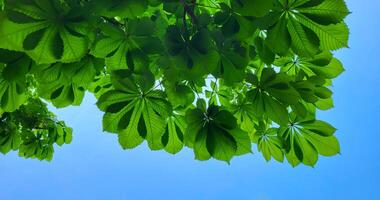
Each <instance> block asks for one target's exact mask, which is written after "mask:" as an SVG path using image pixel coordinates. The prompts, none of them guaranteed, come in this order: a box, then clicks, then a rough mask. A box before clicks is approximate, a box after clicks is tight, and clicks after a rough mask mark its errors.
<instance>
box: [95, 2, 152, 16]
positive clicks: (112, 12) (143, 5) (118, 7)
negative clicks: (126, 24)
mask: <svg viewBox="0 0 380 200" xmlns="http://www.w3.org/2000/svg"><path fill="white" fill-rule="evenodd" d="M95 2H96V6H97V9H98V10H101V11H100V13H101V15H103V16H106V17H121V18H136V17H137V16H141V15H142V14H143V13H144V12H145V10H146V9H147V8H148V1H147V0H111V1H107V2H105V1H95Z"/></svg>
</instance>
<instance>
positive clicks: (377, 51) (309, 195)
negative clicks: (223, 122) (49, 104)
mask: <svg viewBox="0 0 380 200" xmlns="http://www.w3.org/2000/svg"><path fill="white" fill-rule="evenodd" d="M348 6H349V8H350V10H351V11H352V12H353V14H351V15H350V16H349V17H348V20H347V22H348V24H349V26H350V28H351V38H350V49H345V50H342V51H340V52H339V53H337V56H338V57H339V58H340V59H342V61H343V63H344V65H345V68H346V72H345V73H344V74H343V75H342V76H341V77H340V78H338V79H337V80H336V81H335V84H334V85H335V87H334V91H335V96H334V98H335V103H336V108H335V109H334V110H332V111H329V112H324V113H321V114H320V116H321V118H322V119H324V120H327V121H329V122H332V123H333V124H334V125H335V126H336V127H337V128H338V129H339V130H338V132H337V136H338V138H339V139H340V142H341V148H342V155H340V156H337V157H332V158H321V159H320V160H319V162H318V164H317V165H316V167H315V168H309V167H304V166H300V167H297V168H295V169H293V168H291V167H290V166H288V165H287V164H279V163H276V162H270V163H266V162H265V161H264V159H263V158H262V156H261V155H259V154H257V153H256V154H255V155H251V156H249V155H248V156H244V157H239V158H235V159H234V160H233V161H232V164H231V165H230V166H228V165H226V164H225V163H223V162H218V161H209V162H199V161H195V160H194V159H193V154H192V152H190V151H189V150H185V151H183V152H181V153H180V154H179V155H176V156H172V155H169V154H167V153H164V152H151V151H149V150H147V147H146V145H142V146H141V147H139V148H138V149H136V150H131V151H123V150H121V148H120V147H119V145H118V142H117V139H116V136H115V135H111V134H105V133H102V131H101V130H102V129H101V115H102V114H101V113H100V112H99V111H98V110H97V108H96V106H95V105H94V104H95V100H94V99H93V98H92V97H90V96H88V97H87V98H86V100H85V102H84V104H83V105H82V106H81V107H80V108H77V107H76V108H67V109H63V110H59V111H58V112H57V114H58V115H59V117H60V118H61V119H64V120H66V122H67V123H68V124H69V125H71V126H72V127H73V128H74V129H75V138H74V141H73V143H72V144H71V145H66V146H64V147H63V148H56V153H55V158H54V160H53V162H51V163H47V162H39V161H36V160H24V159H22V158H18V157H17V155H16V153H11V154H9V155H7V156H1V155H0V199H1V200H8V199H10V200H13V199H208V200H209V199H239V200H240V199H259V200H261V199H262V200H269V199H325V200H329V199H380V189H379V188H380V180H379V179H380V145H379V144H380V142H379V141H380V131H379V130H380V128H379V127H377V126H378V125H379V120H380V103H379V102H380V101H379V99H380V90H379V87H380V78H379V76H380V59H379V57H380V47H379V46H380V1H378V0H348ZM256 152H257V151H256Z"/></svg>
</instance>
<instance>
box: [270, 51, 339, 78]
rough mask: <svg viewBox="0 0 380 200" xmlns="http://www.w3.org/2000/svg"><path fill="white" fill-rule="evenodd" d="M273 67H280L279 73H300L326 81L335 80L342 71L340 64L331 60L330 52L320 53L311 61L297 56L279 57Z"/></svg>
mask: <svg viewBox="0 0 380 200" xmlns="http://www.w3.org/2000/svg"><path fill="white" fill-rule="evenodd" d="M274 65H276V66H279V67H281V71H282V72H286V73H287V74H289V75H297V74H299V73H300V72H302V73H304V74H306V75H307V76H308V77H310V76H315V75H317V76H321V77H325V78H327V79H332V78H336V77H337V76H339V75H340V74H341V73H342V72H343V71H344V68H343V66H342V63H341V62H340V61H339V60H338V59H336V58H333V56H332V54H331V53H330V52H322V53H321V54H318V55H316V56H314V58H311V59H310V58H301V57H297V56H288V57H281V58H278V59H277V60H276V61H275V62H274Z"/></svg>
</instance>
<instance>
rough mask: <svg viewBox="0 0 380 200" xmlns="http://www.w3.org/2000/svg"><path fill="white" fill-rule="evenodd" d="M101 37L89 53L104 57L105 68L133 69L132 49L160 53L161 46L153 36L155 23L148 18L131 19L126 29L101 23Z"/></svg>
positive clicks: (146, 52) (145, 52) (144, 52)
mask: <svg viewBox="0 0 380 200" xmlns="http://www.w3.org/2000/svg"><path fill="white" fill-rule="evenodd" d="M100 29H101V30H102V33H103V35H104V36H103V37H102V38H100V39H98V40H97V41H96V42H95V44H94V45H93V47H92V48H91V54H92V55H94V56H95V57H98V58H105V61H106V65H107V69H108V70H110V71H112V70H118V69H128V68H129V69H131V70H133V63H134V60H133V59H134V58H135V57H137V56H132V55H133V51H137V52H141V53H143V54H154V53H160V51H162V49H163V47H162V46H161V43H160V40H159V38H158V37H157V36H155V30H156V28H155V24H154V22H153V21H152V20H150V19H148V18H142V19H136V20H131V21H129V22H128V29H127V31H123V30H121V29H120V28H118V27H116V26H114V25H111V24H103V25H101V27H100Z"/></svg>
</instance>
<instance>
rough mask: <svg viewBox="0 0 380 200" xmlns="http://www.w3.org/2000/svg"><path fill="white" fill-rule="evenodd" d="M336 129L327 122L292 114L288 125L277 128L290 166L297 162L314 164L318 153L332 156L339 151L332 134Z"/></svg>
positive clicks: (295, 164)
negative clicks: (301, 117)
mask: <svg viewBox="0 0 380 200" xmlns="http://www.w3.org/2000/svg"><path fill="white" fill-rule="evenodd" d="M335 131H336V129H335V128H334V127H333V126H331V125H330V124H328V123H327V122H324V121H320V120H315V119H300V118H297V117H296V116H295V115H293V114H292V116H291V118H290V126H288V127H282V128H280V129H279V133H278V134H279V136H280V137H281V138H282V139H283V141H284V148H285V151H286V158H287V160H288V162H289V163H290V164H291V165H292V166H297V165H298V164H299V163H301V162H302V163H303V164H305V165H309V166H314V165H315V163H316V162H317V160H318V154H320V155H323V156H333V155H336V154H338V153H340V146H339V143H338V140H337V139H336V137H335V136H334V135H333V134H334V133H335Z"/></svg>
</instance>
